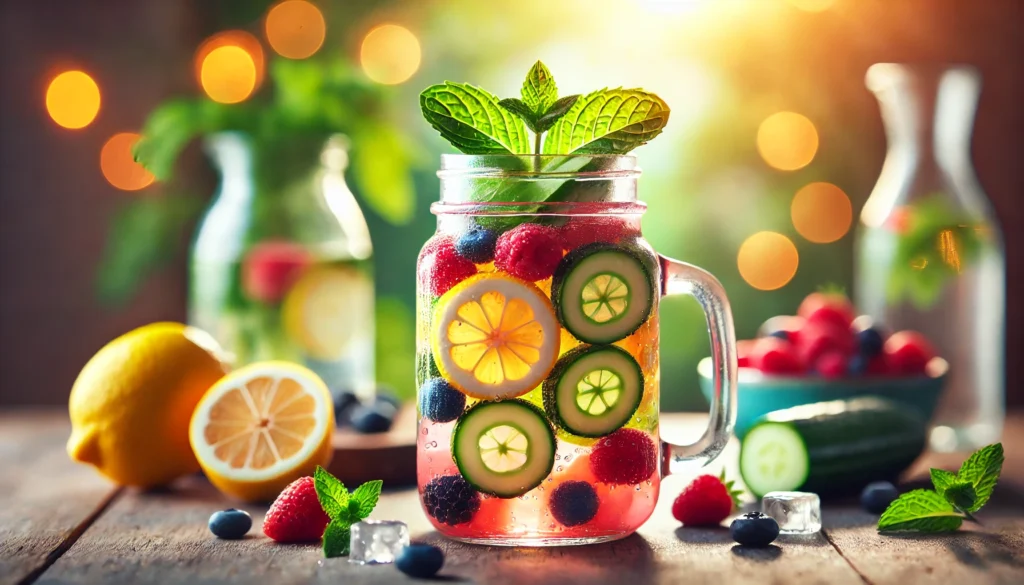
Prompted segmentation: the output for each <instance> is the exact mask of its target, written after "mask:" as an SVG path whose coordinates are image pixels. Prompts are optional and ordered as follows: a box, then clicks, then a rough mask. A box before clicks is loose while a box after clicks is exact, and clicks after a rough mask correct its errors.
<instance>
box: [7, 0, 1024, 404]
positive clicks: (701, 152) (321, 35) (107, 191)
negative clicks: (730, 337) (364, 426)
mask: <svg viewBox="0 0 1024 585" xmlns="http://www.w3.org/2000/svg"><path fill="white" fill-rule="evenodd" d="M278 4H279V3H278V2H271V1H269V0H181V1H177V2H167V1H163V0H105V1H104V2H72V1H67V0H35V1H34V2H18V1H14V0H5V1H4V2H3V5H2V18H0V27H2V28H0V42H2V47H3V48H2V51H0V59H2V65H0V76H2V88H3V89H2V93H0V100H2V109H0V111H2V116H3V117H2V122H0V202H2V212H0V349H2V350H0V405H4V406H7V405H20V404H60V403H64V402H65V401H66V400H67V395H68V392H69V391H70V388H71V385H72V382H73V381H74V379H75V376H76V374H77V373H78V370H79V369H80V368H81V366H82V365H83V364H84V363H85V361H86V360H88V358H89V357H90V356H91V355H92V354H93V353H95V352H96V351H97V350H98V349H99V348H100V347H101V346H102V345H104V344H105V343H106V342H107V341H109V340H110V339H112V338H114V337H116V336H117V335H119V334H121V333H124V332H126V331H128V330H130V329H132V328H134V327H136V326H139V325H141V324H144V323H147V322H152V321H157V320H178V321H182V320H185V319H186V318H187V317H186V311H187V304H188V298H189V284H188V281H189V270H188V265H189V255H188V250H189V243H190V242H191V241H192V239H193V234H194V231H195V226H196V222H197V221H198V219H199V217H200V216H201V215H202V212H203V209H204V207H205V206H206V205H207V204H208V203H209V201H210V200H211V198H212V197H213V195H214V193H215V191H216V190H217V184H218V172H217V170H215V168H214V167H213V166H211V165H210V164H209V163H208V162H207V157H205V156H204V153H203V151H202V148H201V142H202V141H201V140H191V138H194V137H196V136H198V137H200V138H201V137H202V136H203V134H204V132H208V131H210V130H216V129H217V128H219V126H216V125H214V127H205V126H203V125H202V123H200V122H201V121H203V120H206V118H203V117H202V116H204V115H205V114H204V113H203V112H207V111H208V110H201V109H197V110H189V109H187V108H184V107H183V109H181V110H180V111H178V116H179V117H178V118H172V119H171V120H170V121H165V122H164V124H163V126H162V127H161V126H160V123H159V122H160V121H159V120H156V121H154V120H153V119H151V118H150V113H151V112H154V111H158V108H160V107H161V106H162V105H163V106H166V105H167V104H168V103H172V102H168V101H167V100H169V99H174V98H188V99H189V100H192V101H191V102H189V103H191V104H192V106H193V107H199V106H197V105H196V104H199V103H207V102H208V103H211V104H212V103H221V104H225V103H237V104H240V107H241V106H245V105H246V104H248V105H250V106H252V107H253V108H256V107H257V104H267V103H273V104H276V105H275V106H274V107H281V108H285V110H287V112H290V113H292V114H294V113H295V112H302V111H305V109H310V110H311V111H312V110H315V111H317V112H319V111H321V110H322V111H323V112H325V116H328V117H330V116H334V117H330V120H331V121H332V124H333V122H337V124H334V126H338V127H340V129H342V130H345V131H346V134H347V135H348V136H349V139H350V144H348V146H349V149H350V151H351V154H352V164H351V165H348V167H347V168H348V171H347V175H346V182H347V184H348V185H350V187H351V189H352V191H353V192H354V194H355V196H356V200H357V201H358V202H359V205H360V207H361V208H362V210H363V213H364V215H365V219H366V224H367V225H368V226H369V233H370V237H371V239H372V241H373V246H374V252H373V262H372V270H373V273H374V275H375V279H376V293H375V295H376V303H375V306H376V309H375V312H376V316H377V319H376V341H375V348H376V355H377V359H376V369H377V377H378V379H379V380H380V381H381V382H383V383H385V384H387V385H389V386H391V387H393V388H394V389H395V390H396V391H397V392H398V393H399V394H400V395H403V396H406V397H411V396H412V395H414V393H415V388H414V382H413V363H414V349H415V348H414V347H413V343H414V329H415V325H414V289H415V278H414V274H415V263H416V256H417V253H418V251H419V248H420V246H421V245H422V243H423V242H424V241H426V239H427V238H428V237H430V235H431V233H432V232H433V229H434V217H433V216H431V215H430V213H429V211H428V206H429V204H430V202H432V201H434V200H436V198H437V192H438V180H437V178H436V176H435V175H434V172H435V170H436V168H437V166H438V157H439V155H440V154H441V153H445V152H450V151H451V150H450V147H449V146H448V145H447V144H446V143H445V142H444V141H443V140H442V139H441V138H440V137H439V136H437V135H436V133H435V132H434V131H433V130H432V129H431V128H429V126H428V125H427V124H426V123H425V122H423V121H422V118H421V116H420V113H419V104H418V100H417V95H418V93H419V92H420V91H421V90H422V89H423V88H424V87H426V86H427V85H430V84H433V83H438V82H440V81H442V80H446V79H449V80H453V81H466V82H471V83H473V84H475V85H480V86H483V87H485V88H488V89H489V90H491V91H492V92H494V93H496V94H498V95H499V96H502V97H506V96H514V95H517V94H518V90H519V86H520V85H521V83H522V78H523V75H524V73H525V72H526V71H527V70H528V69H529V68H530V66H531V65H532V64H533V63H534V62H535V61H536V60H538V59H541V60H543V61H544V62H545V63H546V64H547V66H548V67H549V68H550V69H551V71H552V73H553V74H554V76H555V79H556V80H557V82H558V85H559V90H560V92H561V93H562V94H569V93H585V92H588V91H591V90H593V89H597V88H599V87H603V86H618V85H622V86H625V87H643V88H645V89H647V90H650V91H654V92H656V93H658V94H659V95H661V96H662V97H663V98H664V99H665V100H666V101H667V102H668V104H669V105H670V106H671V108H672V117H671V121H670V123H669V125H668V127H667V129H666V131H665V133H664V135H663V136H661V137H659V138H658V139H657V140H655V141H654V142H652V143H651V144H650V145H647V146H644V147H641V148H640V149H639V150H638V151H636V154H637V155H638V156H639V158H640V162H641V165H642V167H643V169H644V175H643V178H642V179H641V182H640V190H641V197H642V198H643V199H644V200H646V201H647V203H648V204H649V205H650V208H651V210H652V212H651V213H649V214H648V215H647V216H646V217H645V218H644V224H643V225H644V232H645V234H646V236H647V238H648V239H649V240H650V241H651V243H652V244H653V245H654V246H655V248H657V249H658V250H659V251H661V252H662V253H664V254H666V255H669V256H673V257H677V258H680V259H683V260H686V261H689V262H692V263H695V264H698V265H700V266H702V267H704V268H706V269H708V270H709V271H711V272H713V273H714V274H715V275H717V276H718V277H719V278H720V279H721V280H722V282H723V284H724V285H725V287H726V290H727V291H728V293H729V296H730V298H731V300H732V305H733V310H734V313H735V318H736V326H737V335H738V337H740V338H746V337H752V336H753V335H754V334H755V332H756V330H757V328H758V326H759V325H760V324H761V323H762V322H763V321H764V320H765V319H766V318H768V317H770V316H773V315H777V314H792V313H793V312H794V311H795V309H796V307H797V305H798V303H799V302H800V300H801V299H802V298H803V297H804V296H805V295H806V294H808V293H810V292H812V291H814V290H816V289H817V288H819V287H820V286H823V285H830V284H834V285H838V286H841V287H845V288H846V289H847V290H849V291H852V277H853V250H854V245H853V243H854V238H853V234H854V231H855V229H856V225H857V221H858V219H857V218H858V217H859V212H860V209H861V208H862V206H863V205H864V202H865V200H866V199H867V197H868V195H869V194H870V193H871V191H872V188H873V186H874V185H875V183H876V181H877V180H878V177H879V172H880V169H881V166H882V161H883V158H884V156H885V152H886V140H885V135H884V130H883V125H882V120H881V117H880V115H879V107H878V103H877V101H876V99H875V97H874V96H873V95H872V93H871V92H870V91H869V90H868V89H866V88H865V83H864V76H865V72H866V71H867V69H868V68H869V67H870V66H871V65H872V64H874V63H878V62H888V61H893V62H925V63H965V64H971V65H973V66H975V67H976V68H977V69H978V70H979V71H980V73H981V76H982V84H983V85H982V94H981V99H980V104H979V108H978V113H977V118H976V124H975V130H974V133H973V139H972V152H973V160H974V164H975V168H976V170H977V174H978V176H979V177H980V181H981V184H982V186H983V187H984V190H985V192H986V193H987V195H988V198H989V200H990V201H991V203H992V206H993V207H994V209H995V214H996V217H997V218H998V223H999V224H1000V225H1001V226H1002V228H1003V231H1004V234H1005V250H1006V260H1007V299H1008V301H1009V302H1008V303H1007V315H1006V331H1007V347H1006V351H1007V355H1008V356H1009V357H1010V359H1009V360H1008V363H1007V368H1008V369H1007V372H1006V375H1007V379H1006V382H1007V385H1006V387H1007V400H1008V403H1009V404H1011V405H1014V404H1016V405H1020V404H1024V391H1022V390H1021V387H1022V385H1024V368H1022V365H1021V363H1020V360H1016V359H1014V356H1016V355H1018V354H1019V353H1020V352H1021V351H1024V333H1022V331H1024V322H1022V321H1024V310H1022V308H1021V307H1020V306H1019V305H1017V304H1016V303H1015V302H1014V299H1016V298H1020V297H1021V294H1022V293H1024V235H1022V233H1021V232H1018V231H1016V230H1015V226H1018V225H1021V223H1022V222H1024V203H1022V201H1021V195H1022V192H1024V165H1022V161H1024V108H1022V107H1021V104H1022V103H1024V67H1022V66H1021V61H1022V58H1024V3H1022V2H1019V1H1018V0H986V1H984V2H963V1H959V0H895V1H894V0H632V1H627V0H619V1H594V0H562V1H559V2H552V1H550V0H518V1H516V2H480V1H479V0H393V1H389V0H377V1H373V0H317V1H316V2H305V1H304V0H292V2H285V3H280V7H281V8H282V9H281V10H276V11H275V9H274V8H275V6H278ZM285 4H287V5H288V6H284V5H285ZM285 8H286V9H285ZM303 63H309V64H316V65H317V66H319V67H321V68H322V70H323V71H330V72H333V73H330V74H325V75H324V76H322V78H317V77H316V74H315V73H310V72H311V71H314V70H313V69H309V68H306V69H304V68H303V67H304V65H303ZM68 72H80V73H75V74H73V75H67V73H68ZM62 74H65V75H63V76H62ZM317 79H319V81H317ZM325 79H326V80H327V81H324V80H325ZM338 79H341V80H342V81H338V83H339V84H341V85H340V86H339V87H341V89H339V90H338V91H339V92H342V91H345V92H350V93H346V94H344V95H345V96H349V97H350V98H351V99H347V100H342V101H340V102H339V103H340V104H341V105H339V106H337V107H336V104H333V103H331V102H328V101H324V102H319V101H317V99H318V97H317V96H323V95H325V92H328V91H330V83H333V81H331V80H334V81H337V80H338ZM318 83H320V85H318ZM332 95H333V94H332ZM338 95H341V94H338ZM200 100H201V101H200ZM261 100H262V101H261ZM314 102H316V105H311V104H313V103H314ZM351 104H362V105H361V106H351ZM350 106H351V107H350ZM259 107H263V106H259ZM267 107H269V106H267ZM364 107H365V109H363V108H364ZM317 108H319V109H317ZM332 108H335V109H332ZM338 108H340V109H338ZM346 108H348V109H346ZM285 110H282V111H285ZM335 110H338V111H335ZM289 115H290V114H289ZM147 119H149V123H150V124H155V125H153V126H150V128H158V129H161V130H162V131H163V132H164V133H165V134H168V135H170V137H165V138H163V139H162V140H164V142H162V143H161V144H167V143H172V144H173V148H172V147H171V146H168V148H170V149H172V150H173V149H174V148H177V146H181V147H183V148H184V150H183V151H182V154H181V156H171V157H170V161H171V163H173V172H172V173H171V172H168V175H167V177H163V176H161V179H163V180H155V177H154V176H153V175H151V174H149V173H148V172H146V171H144V170H142V169H141V167H138V166H137V165H136V164H135V163H134V162H133V160H132V155H131V148H132V146H133V145H134V143H135V141H136V140H137V139H138V134H139V133H140V132H142V131H143V127H144V126H145V125H146V124H147ZM366 120H373V123H374V124H376V126H372V125H370V126H367V122H366ZM192 122H195V124H194V125H195V126H196V127H195V128H192V127H191V126H190V124H191V123H192ZM227 126H230V124H227ZM273 128H275V129H276V130H271V131H269V132H278V133H280V134H281V137H278V138H282V139H284V140H287V138H288V134H287V132H288V131H289V130H288V128H290V127H287V125H285V126H274V127H273ZM332 128H333V126H332ZM176 130H180V131H179V132H177V134H176V132H175V131H176ZM275 136H276V135H275ZM381 136H387V137H389V138H388V139H387V140H382V139H380V137H381ZM178 142H181V144H177V143H178ZM361 147H362V148H363V149H364V150H362V151H361ZM365 153H372V156H370V155H367V154H365ZM360 157H362V158H360ZM374 161H387V162H385V163H381V164H375V162H374ZM261 164H271V165H273V164H275V159H274V158H273V157H271V158H269V159H267V160H264V161H262V163H261ZM281 164H285V163H284V162H282V163H281ZM158 174H160V173H158ZM808 185H811V187H808V188H809V189H811V190H812V191H815V190H816V191H817V192H819V193H825V194H826V195H825V196H820V197H805V198H803V199H802V200H804V201H813V202H817V203H814V204H810V203H807V204H802V203H800V201H801V199H800V198H797V199H794V198H795V197H796V195H797V193H799V192H801V191H802V190H803V189H804V188H805V187H807V186H808ZM807 206H809V207H807ZM798 216H799V217H812V218H815V219H816V221H814V222H812V223H813V224H814V225H815V226H817V227H816V229H815V231H814V233H808V230H807V229H806V228H803V227H801V225H802V224H801V222H800V221H795V220H794V218H795V217H798ZM798 228H799V229H798ZM765 232H771V233H773V234H777V235H766V234H765ZM745 244H746V245H745ZM741 248H742V249H744V250H745V252H744V253H742V254H741V252H740V251H741ZM662 311H663V313H662V314H663V317H662V318H663V321H662V322H663V323H665V324H666V326H665V327H664V328H663V333H662V336H663V338H662V366H663V367H662V387H663V404H664V405H665V407H666V408H669V409H701V408H702V407H703V405H704V401H703V398H702V397H701V396H700V393H699V391H698V389H697V384H696V380H697V376H696V371H695V368H696V364H697V362H698V361H699V359H700V358H702V357H703V356H705V355H707V353H708V350H707V347H706V343H707V338H706V335H705V334H704V333H703V330H704V326H703V317H702V315H701V313H700V311H699V309H698V308H697V306H696V305H695V304H694V303H692V302H691V301H688V300H686V299H675V298H673V299H669V300H667V301H666V302H665V303H664V305H663V309H662Z"/></svg>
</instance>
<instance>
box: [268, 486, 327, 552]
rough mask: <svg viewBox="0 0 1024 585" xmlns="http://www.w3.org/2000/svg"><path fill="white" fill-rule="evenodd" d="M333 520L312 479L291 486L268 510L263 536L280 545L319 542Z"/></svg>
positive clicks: (285, 489)
mask: <svg viewBox="0 0 1024 585" xmlns="http://www.w3.org/2000/svg"><path fill="white" fill-rule="evenodd" d="M328 522H330V519H329V518H328V517H327V514H325V513H324V511H323V508H321V507H320V501H319V500H317V497H316V488H315V487H314V486H313V478H312V477H308V476H307V477H300V478H299V479H297V480H295V481H293V482H292V483H290V484H288V486H287V487H286V488H284V490H283V491H282V492H281V493H280V495H278V496H277V499H276V500H274V503H273V504H271V505H270V509H269V510H267V515H266V517H265V518H264V519H263V534H266V535H267V536H269V537H270V538H271V539H273V540H275V541H277V542H316V541H318V540H320V538H321V537H322V536H323V534H324V529H325V528H327V523H328Z"/></svg>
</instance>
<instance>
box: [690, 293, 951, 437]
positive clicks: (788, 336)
mask: <svg viewBox="0 0 1024 585" xmlns="http://www.w3.org/2000/svg"><path fill="white" fill-rule="evenodd" d="M855 315H856V312H855V310H854V307H853V305H852V304H851V303H850V301H849V299H847V298H846V296H845V295H843V294H841V293H822V292H816V293H812V294H810V295H808V296H807V298H805V299H804V300H803V302H802V303H801V304H800V308H799V309H798V310H797V314H796V315H780V316H777V317H772V318H771V319H768V320H767V321H765V323H764V324H763V325H762V326H761V328H760V330H759V331H758V337H757V339H750V340H742V341H739V342H737V344H736V349H737V354H738V361H739V366H740V367H739V377H738V392H739V396H738V403H739V409H738V412H737V417H736V434H737V435H738V436H739V437H743V436H744V435H745V434H746V432H747V430H748V429H749V428H750V426H751V425H752V424H753V423H754V421H756V420H757V419H758V418H759V417H761V416H763V415H765V414H767V413H769V412H772V411H775V410H781V409H784V408H790V407H792V406H799V405H801V404H810V403H813V402H822V401H827V400H839V399H848V398H856V397H858V396H865V395H873V396H880V397H883V398H888V399H890V400H893V401H894V402H896V403H897V404H901V405H903V406H906V407H907V408H909V409H911V410H914V411H916V412H917V413H919V414H920V415H921V416H922V417H924V418H925V419H926V420H927V419H929V418H931V415H932V412H933V411H934V410H935V405H936V403H937V402H938V399H939V394H940V392H941V391H942V387H943V383H944V382H945V379H946V376H947V374H948V370H949V364H948V363H947V362H946V360H944V359H942V358H941V357H938V356H937V355H936V352H935V349H934V348H933V347H932V345H931V343H930V342H929V341H928V339H927V338H925V337H924V336H923V335H921V334H920V333H917V332H915V331H898V332H895V333H890V332H889V331H888V330H887V329H886V328H885V327H884V326H882V325H881V324H879V323H876V322H874V321H873V320H872V319H871V318H870V317H868V316H867V315H861V316H859V317H855ZM697 372H698V374H699V375H700V387H701V392H703V394H704V396H705V397H710V395H711V391H712V388H713V386H712V383H711V374H712V367H711V362H710V360H709V359H704V360H702V361H701V362H700V364H699V365H698V366H697Z"/></svg>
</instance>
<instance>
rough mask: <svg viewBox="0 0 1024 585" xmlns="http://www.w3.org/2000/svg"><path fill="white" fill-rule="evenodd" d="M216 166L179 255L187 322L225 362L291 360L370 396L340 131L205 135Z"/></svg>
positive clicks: (357, 237)
mask: <svg viewBox="0 0 1024 585" xmlns="http://www.w3.org/2000/svg"><path fill="white" fill-rule="evenodd" d="M205 146H206V151H207V153H208V154H209V156H210V158H211V160H212V161H213V164H214V166H215V167H216V169H217V171H218V172H219V174H220V186H219V189H218V192H217V194H216V196H215V198H214V200H213V202H212V204H211V205H210V207H209V208H208V209H207V211H206V214H205V215H204V216H203V217H202V219H201V220H200V222H199V226H198V229H197V233H196V236H195V240H194V243H193V246H192V254H191V259H190V266H189V271H190V283H189V284H190V286H189V322H190V324H192V325H194V326H196V327H199V328H200V329H203V330H205V331H208V332H209V333H210V334H212V335H213V336H214V337H215V338H216V339H217V340H218V341H219V342H220V344H221V346H222V347H223V348H224V349H225V351H226V352H227V353H228V354H229V356H230V357H231V358H233V361H234V365H235V366H242V365H245V364H247V363H250V362H254V361H260V360H271V359H273V360H287V361H292V362H296V363H299V364H303V365H305V366H307V367H309V368H310V369H312V370H313V371H315V372H316V373H317V374H319V375H320V376H321V377H322V378H323V379H324V382H326V383H327V385H328V387H329V388H331V391H332V392H334V393H337V392H340V391H342V390H349V391H353V392H356V393H357V394H358V395H360V397H362V398H364V399H366V398H371V397H372V394H373V390H374V384H373V381H374V372H373V351H374V343H373V276H372V271H371V256H372V252H373V248H372V246H371V244H370V234H369V230H368V228H367V226H366V221H365V219H364V218H363V214H362V211H360V209H359V205H358V204H357V203H356V200H355V197H353V195H352V192H351V191H349V189H348V187H347V186H346V184H345V177H344V172H345V168H346V166H347V164H348V154H347V140H346V139H345V138H344V137H341V136H334V137H331V138H329V139H328V140H326V142H324V141H323V140H315V139H314V140H287V141H282V142H281V143H279V144H266V143H262V142H258V141H256V140H254V139H252V138H251V137H249V136H247V135H245V134H240V133H221V134H216V135H213V136H211V137H210V138H209V139H208V140H207V141H206V145H205Z"/></svg>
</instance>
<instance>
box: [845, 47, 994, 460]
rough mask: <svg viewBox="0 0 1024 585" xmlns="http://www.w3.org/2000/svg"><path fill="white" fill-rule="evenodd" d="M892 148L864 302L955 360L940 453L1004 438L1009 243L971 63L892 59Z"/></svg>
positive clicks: (887, 81) (886, 103) (871, 222)
mask: <svg viewBox="0 0 1024 585" xmlns="http://www.w3.org/2000/svg"><path fill="white" fill-rule="evenodd" d="M867 86H868V88H869V89H871V91H873V92H874V93H875V95H876V97H877V98H878V101H879V104H880V106H881V111H882V118H883V120H884V122H885V129H886V136H887V139H888V143H889V150H888V154H887V155H886V159H885V164H884V166H883V168H882V172H881V176H880V177H879V179H878V183H877V184H876V185H875V189H874V191H872V193H871V197H870V198H869V199H868V201H867V203H865V205H864V209H863V212H862V213H861V223H860V227H859V231H858V238H857V240H858V241H857V261H856V301H857V303H858V305H859V306H860V308H861V309H862V310H864V311H866V312H867V313H868V314H870V315H871V316H872V317H874V318H876V319H879V320H881V321H882V322H883V323H884V324H885V325H886V326H888V327H889V328H891V329H892V330H898V329H911V330H916V331H920V332H921V333H923V334H925V335H926V336H927V337H928V338H929V339H930V340H931V342H932V343H933V344H934V345H935V349H936V350H937V351H938V353H939V354H940V355H941V356H942V357H944V358H945V359H946V360H947V361H948V362H949V363H950V375H949V380H948V382H947V386H946V387H945V389H944V390H943V393H942V395H941V398H940V401H939V405H938V408H937V410H936V412H935V415H934V418H933V420H932V422H933V425H934V427H933V430H932V434H931V444H932V447H933V448H935V449H937V450H941V451H951V450H971V449H975V448H977V447H979V446H982V445H985V444H988V443H991V442H993V441H995V440H997V439H998V437H999V435H1000V433H1001V430H1002V423H1003V414H1004V388H1003V384H1004V329H1005V315H1006V314H1005V311H1006V304H1005V263H1004V252H1003V239H1002V234H1001V232H1000V229H999V225H998V223H997V222H996V219H995V213H994V212H993V210H992V206H991V205H990V203H989V201H988V199H987V198H986V196H985V194H984V192H983V191H982V189H981V186H980V185H979V183H978V180H977V177H976V176H975V174H974V169H973V166H972V164H971V157H970V146H971V144H970V138H971V130H972V126H973V121H974V114H975V110H976V107H977V102H978V95H979V91H980V78H979V75H978V73H977V72H976V71H975V70H974V69H972V68H970V67H941V66H912V65H902V64H895V63H882V64H878V65H874V66H872V67H871V68H870V69H869V70H868V73H867Z"/></svg>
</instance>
